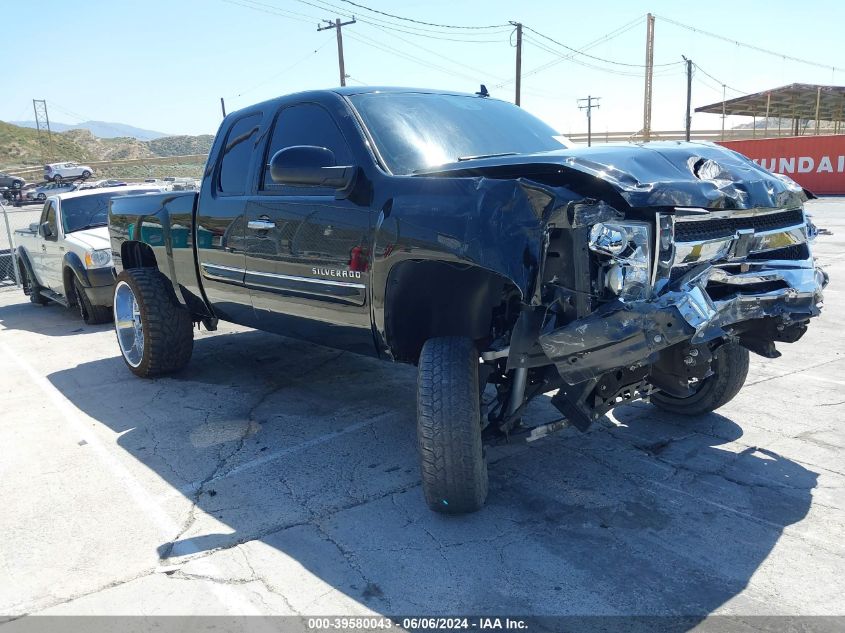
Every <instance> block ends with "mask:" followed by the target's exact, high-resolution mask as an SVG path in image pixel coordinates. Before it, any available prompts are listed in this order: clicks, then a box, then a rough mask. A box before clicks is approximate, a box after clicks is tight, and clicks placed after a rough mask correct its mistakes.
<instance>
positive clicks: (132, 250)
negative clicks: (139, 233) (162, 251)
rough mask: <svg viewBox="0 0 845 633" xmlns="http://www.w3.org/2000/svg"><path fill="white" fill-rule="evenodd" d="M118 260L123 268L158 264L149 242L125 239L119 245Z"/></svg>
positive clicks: (149, 266)
mask: <svg viewBox="0 0 845 633" xmlns="http://www.w3.org/2000/svg"><path fill="white" fill-rule="evenodd" d="M120 260H121V262H122V263H123V268H124V269H126V268H155V267H157V266H158V262H156V256H155V253H153V249H152V248H150V245H149V244H145V243H144V242H138V241H136V240H127V241H126V242H124V243H123V244H121V245H120Z"/></svg>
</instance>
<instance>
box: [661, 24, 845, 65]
mask: <svg viewBox="0 0 845 633" xmlns="http://www.w3.org/2000/svg"><path fill="white" fill-rule="evenodd" d="M656 17H658V18H660V19H661V20H663V21H664V22H668V23H669V24H674V25H675V26H680V27H681V28H684V29H687V30H688V31H692V32H693V33H701V34H702V35H706V36H708V37H712V38H715V39H717V40H722V41H723V42H730V43H731V44H736V45H737V46H742V47H743V48H748V49H751V50H754V51H757V52H758V53H765V54H766V55H772V56H774V57H780V58H781V59H787V60H789V61H793V62H798V63H799V64H806V65H808V66H815V67H817V68H824V69H825V70H831V71H833V72H842V71H843V69H842V68H839V67H837V66H832V65H830V64H821V63H819V62H814V61H810V60H808V59H802V58H800V57H795V56H793V55H785V54H783V53H778V52H777V51H772V50H769V49H767V48H763V47H761V46H755V45H754V44H748V43H746V42H741V41H739V40H735V39H731V38H730V37H726V36H724V35H719V34H718V33H711V32H710V31H705V30H704V29H699V28H697V27H694V26H690V25H689V24H683V23H682V22H677V21H675V20H671V19H669V18H666V17H663V16H662V15H658V16H656ZM699 70H700V69H699ZM702 72H703V71H702Z"/></svg>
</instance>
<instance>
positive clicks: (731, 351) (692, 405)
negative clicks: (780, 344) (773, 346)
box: [651, 343, 748, 416]
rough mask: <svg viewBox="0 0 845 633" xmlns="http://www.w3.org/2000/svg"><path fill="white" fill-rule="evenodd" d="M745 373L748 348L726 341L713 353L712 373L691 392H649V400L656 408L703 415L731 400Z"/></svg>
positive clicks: (671, 411) (746, 373) (743, 382)
mask: <svg viewBox="0 0 845 633" xmlns="http://www.w3.org/2000/svg"><path fill="white" fill-rule="evenodd" d="M747 376H748V350H747V349H745V348H744V347H740V346H739V345H737V344H735V343H728V344H727V345H723V346H722V347H720V348H719V349H717V350H716V353H715V354H714V356H713V375H712V376H710V377H709V378H705V379H704V380H703V381H701V383H700V384H699V387H698V389H696V391H695V393H694V394H693V395H691V396H688V397H686V398H677V397H675V396H670V395H668V394H665V393H661V392H659V391H658V392H657V393H654V394H652V396H651V403H652V404H653V405H654V406H656V407H657V408H658V409H661V410H663V411H668V412H669V413H677V414H679V415H689V416H694V415H704V414H705V413H710V412H711V411H715V410H716V409H718V408H719V407H722V406H724V405H726V404H727V403H728V402H730V401H731V400H733V398H734V397H735V396H736V394H738V393H739V391H740V389H742V386H743V385H744V384H745V379H746V377H747Z"/></svg>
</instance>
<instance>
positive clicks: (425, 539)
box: [49, 332, 817, 631]
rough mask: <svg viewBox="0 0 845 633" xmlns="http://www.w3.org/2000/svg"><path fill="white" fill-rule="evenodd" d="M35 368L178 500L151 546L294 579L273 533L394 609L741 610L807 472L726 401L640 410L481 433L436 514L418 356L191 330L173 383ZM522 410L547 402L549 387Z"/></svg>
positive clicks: (299, 556) (357, 591)
mask: <svg viewBox="0 0 845 633" xmlns="http://www.w3.org/2000/svg"><path fill="white" fill-rule="evenodd" d="M119 368H120V369H119ZM49 379H50V381H51V382H52V383H53V384H54V385H55V386H56V387H57V388H58V389H60V390H61V391H62V392H63V394H64V395H65V396H66V397H67V398H68V399H70V400H71V401H72V402H73V403H74V404H75V405H76V406H77V407H78V408H79V409H81V410H82V411H84V412H85V413H87V414H88V415H90V416H91V417H93V418H95V419H96V420H98V421H100V422H101V423H103V424H105V425H106V426H108V427H109V428H110V429H112V430H113V431H115V432H117V433H121V434H122V435H121V436H120V438H119V440H118V441H119V444H120V446H121V447H122V448H123V449H125V450H126V451H127V452H128V454H130V455H131V456H133V457H134V458H135V459H137V460H138V461H139V462H140V463H142V464H143V465H145V466H146V467H147V468H149V469H151V470H152V471H153V472H155V473H156V474H157V475H158V476H160V477H161V478H162V479H164V480H165V481H166V482H167V484H168V485H169V486H170V487H171V493H170V496H169V497H167V499H179V498H187V499H189V500H190V501H191V502H192V503H193V508H192V509H191V512H190V513H189V516H188V519H187V520H186V522H185V524H184V527H183V529H182V530H181V532H180V533H179V534H174V535H173V538H172V540H171V541H169V542H166V543H161V544H159V547H158V552H159V555H160V557H161V558H163V559H169V560H168V562H171V563H172V562H173V561H179V560H180V557H182V556H184V555H188V554H195V553H197V552H205V551H211V550H221V551H220V552H218V553H215V554H214V556H215V557H219V556H225V555H226V550H227V549H229V548H232V547H233V546H235V545H237V544H245V545H242V546H241V547H243V548H245V552H246V553H245V556H247V557H248V558H249V561H250V562H249V565H250V567H251V568H252V572H251V573H253V574H258V575H259V576H261V577H262V579H267V578H270V579H272V578H273V577H274V574H275V578H276V581H275V584H276V586H281V587H290V586H291V585H290V583H291V582H292V581H291V580H290V578H291V577H292V576H286V575H285V574H290V573H293V572H291V570H289V569H287V570H286V569H285V568H283V566H280V563H279V561H278V560H272V557H269V556H268V555H267V553H266V546H270V547H271V548H274V549H276V550H278V551H280V552H282V553H283V554H284V555H285V556H284V557H281V559H280V560H288V558H287V557H289V558H290V559H293V560H294V561H295V562H296V563H298V565H301V566H302V567H303V568H304V569H306V570H308V572H310V574H311V575H313V576H314V577H316V578H317V579H319V581H320V582H321V583H325V584H327V585H329V586H330V587H333V588H335V589H336V590H337V591H339V592H341V593H342V594H345V595H346V596H347V597H348V598H349V599H351V600H352V601H354V602H357V603H359V604H361V605H364V606H366V607H367V608H369V609H372V610H375V611H379V612H382V613H389V614H396V613H418V614H450V613H475V614H485V615H513V614H515V613H519V614H535V615H577V616H583V615H604V616H618V615H637V616H684V617H683V618H678V619H677V620H668V621H661V626H662V627H663V630H678V631H681V630H688V629H690V628H692V627H694V626H695V624H696V623H697V622H698V621H700V620H701V619H702V618H703V617H705V616H706V615H708V614H710V613H712V612H713V611H714V610H716V609H718V608H719V607H720V606H721V605H724V604H725V603H726V602H727V601H729V600H734V599H736V601H734V602H732V608H733V609H734V610H735V611H739V612H741V611H742V608H743V604H744V603H743V602H742V598H741V597H740V598H737V596H739V595H740V594H741V593H742V591H743V589H744V588H745V587H746V586H747V585H748V583H749V580H750V579H751V577H752V575H753V574H754V573H755V571H757V569H758V567H759V566H760V565H761V563H762V562H763V561H764V560H765V559H766V558H767V556H768V555H769V554H770V552H771V551H772V549H773V547H774V546H775V544H776V543H777V542H778V540H779V539H780V537H781V534H782V532H783V530H784V528H785V527H786V526H789V525H792V524H794V523H796V522H798V521H800V520H801V519H802V518H803V517H805V516H806V515H807V512H808V510H809V508H810V504H811V501H812V490H813V488H814V487H815V485H816V478H817V475H816V473H814V472H811V471H809V470H807V469H806V468H804V467H803V466H801V465H799V464H797V463H795V462H793V461H790V460H789V459H786V458H784V457H783V456H781V455H778V454H777V453H775V452H773V451H770V450H767V449H765V448H761V447H754V446H745V445H743V444H742V442H741V437H742V431H741V429H740V427H739V426H738V425H737V424H736V423H735V422H733V421H732V420H730V419H728V418H727V417H724V416H722V415H718V414H710V415H708V416H704V417H702V418H700V419H698V420H695V421H693V422H688V421H680V420H678V419H675V418H673V417H672V416H670V415H667V414H663V413H660V412H658V411H657V410H656V409H653V408H652V407H650V406H649V405H645V404H638V405H634V406H627V407H622V408H620V409H618V410H616V411H615V412H614V418H615V423H614V424H610V423H609V422H607V421H605V422H607V423H605V424H597V425H594V427H593V428H592V429H591V430H590V431H589V432H587V433H584V434H581V433H578V432H577V431H575V430H566V431H564V432H562V433H560V434H558V435H556V436H552V437H549V438H546V439H543V440H541V441H539V442H537V443H535V444H532V445H530V446H528V447H525V446H522V445H509V446H504V447H496V448H494V449H491V450H490V452H489V459H490V477H491V490H490V498H489V501H488V505H487V506H486V507H485V509H484V510H482V511H481V512H479V513H476V514H474V515H470V516H465V517H443V516H439V515H436V514H434V513H431V512H430V511H429V510H428V509H427V508H426V507H425V504H424V501H423V498H422V493H421V491H420V489H419V474H418V465H417V457H416V443H415V442H416V440H415V429H414V412H415V404H414V397H415V396H414V381H415V371H414V369H413V368H412V367H406V366H390V365H387V364H384V363H381V362H380V361H377V360H375V359H370V358H365V357H361V356H356V355H354V354H348V353H340V352H337V351H335V350H330V349H326V348H321V347H318V346H314V345H309V344H305V343H301V342H296V341H291V340H287V339H284V338H281V337H275V336H272V335H268V334H264V333H259V332H241V333H233V334H223V335H218V336H213V337H212V336H208V337H206V338H200V339H198V340H197V341H196V345H195V351H194V357H193V360H192V362H191V364H190V365H189V366H188V368H186V369H185V370H184V371H183V372H182V373H181V374H179V375H178V376H175V377H172V378H163V379H158V380H140V379H136V378H134V377H132V376H131V375H130V374H129V372H128V371H126V370H125V368H122V361H121V360H120V359H119V358H110V359H104V360H99V361H95V362H91V363H85V364H81V365H79V366H77V367H75V368H73V369H68V370H64V371H60V372H56V373H54V374H51V375H50V376H49ZM116 396H119V397H116ZM528 415H529V417H534V416H537V417H540V418H542V417H544V416H546V417H549V418H553V417H555V413H554V410H553V408H552V407H551V405H550V404H549V403H548V398H541V399H538V400H537V401H536V402H535V403H533V404H532V406H531V411H530V412H529V414H528ZM167 499H164V501H166V500H167ZM197 510H199V511H197ZM200 511H201V512H200ZM182 518H184V517H182ZM182 518H180V521H181V520H182ZM256 544H261V545H262V546H263V547H264V549H250V548H255V546H256ZM188 565H190V563H189V564H188ZM297 578H300V580H299V581H298V582H301V583H303V584H304V587H299V588H298V589H297V590H296V591H295V592H294V593H303V592H304V593H306V594H309V595H308V599H307V600H306V599H305V598H303V599H302V602H301V603H296V596H288V600H290V601H292V602H291V604H293V605H294V606H296V605H297V604H298V605H299V606H300V607H301V608H302V609H303V610H305V611H306V612H310V613H316V612H320V613H327V612H331V611H332V610H335V611H336V610H337V602H334V603H331V602H326V603H325V604H326V605H329V606H326V607H324V608H322V610H321V606H320V605H321V604H322V603H321V602H320V600H321V599H325V600H329V598H324V597H323V596H322V595H321V594H318V589H317V588H316V587H315V589H314V590H313V591H309V590H308V582H311V581H307V580H302V579H301V576H297ZM242 580H248V579H242ZM268 582H270V581H268ZM314 582H316V581H314ZM271 584H273V583H271ZM320 586H321V587H323V588H322V590H321V591H322V592H323V593H324V592H325V588H324V586H323V585H320ZM310 594H313V595H310ZM332 605H334V609H333V607H332ZM758 606H759V605H758Z"/></svg>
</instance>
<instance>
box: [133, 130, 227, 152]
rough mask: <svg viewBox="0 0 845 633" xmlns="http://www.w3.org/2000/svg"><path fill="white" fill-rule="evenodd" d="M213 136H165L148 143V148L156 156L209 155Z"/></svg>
mask: <svg viewBox="0 0 845 633" xmlns="http://www.w3.org/2000/svg"><path fill="white" fill-rule="evenodd" d="M212 141H214V135H213V134H200V135H199V136H165V137H163V138H157V139H153V140H151V141H148V142H147V147H149V148H150V151H151V152H153V153H154V154H155V155H156V156H187V155H188V154H208V153H209V152H210V151H211V143H212Z"/></svg>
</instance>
